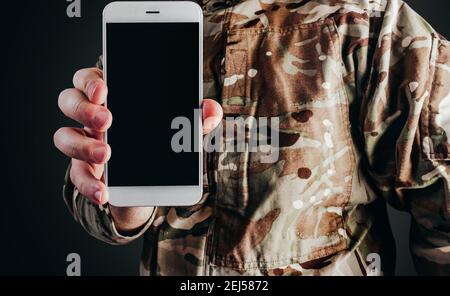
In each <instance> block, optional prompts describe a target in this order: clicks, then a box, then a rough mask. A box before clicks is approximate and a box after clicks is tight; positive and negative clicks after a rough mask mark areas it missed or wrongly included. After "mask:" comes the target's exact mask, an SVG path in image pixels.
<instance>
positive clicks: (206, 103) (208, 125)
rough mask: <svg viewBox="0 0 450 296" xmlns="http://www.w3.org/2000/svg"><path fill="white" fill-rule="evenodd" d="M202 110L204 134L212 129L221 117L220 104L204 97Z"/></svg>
mask: <svg viewBox="0 0 450 296" xmlns="http://www.w3.org/2000/svg"><path fill="white" fill-rule="evenodd" d="M202 110H203V111H202V112H203V134H204V135H206V134H208V133H210V132H211V131H212V130H214V129H215V128H216V127H217V126H218V125H219V124H220V123H221V122H222V117H223V110H222V106H220V104H219V103H217V102H216V101H214V100H211V99H204V100H203V102H202Z"/></svg>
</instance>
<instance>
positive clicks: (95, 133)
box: [54, 68, 223, 204]
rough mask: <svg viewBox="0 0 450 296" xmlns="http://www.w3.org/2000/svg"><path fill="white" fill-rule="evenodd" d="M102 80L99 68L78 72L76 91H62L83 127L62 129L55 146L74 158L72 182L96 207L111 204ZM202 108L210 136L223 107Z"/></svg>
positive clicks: (62, 102)
mask: <svg viewBox="0 0 450 296" xmlns="http://www.w3.org/2000/svg"><path fill="white" fill-rule="evenodd" d="M102 77H103V72H102V71H101V70H100V69H97V68H89V69H82V70H79V71H78V72H76V73H75V76H74V78H73V85H74V88H69V89H66V90H64V91H62V92H61V94H60V95H59V99H58V105H59V108H60V109H61V111H62V112H63V113H64V114H65V115H66V116H67V117H69V118H71V119H73V120H75V121H77V122H79V123H81V124H82V125H83V126H84V128H74V127H62V128H60V129H59V130H58V131H57V132H56V133H55V135H54V143H55V146H56V147H57V148H58V149H59V150H60V151H61V152H63V153H64V154H65V155H67V156H68V157H70V158H71V159H72V167H71V170H70V179H71V181H72V183H73V184H74V185H75V187H76V188H77V189H78V190H79V191H80V193H81V194H82V195H83V196H85V197H86V198H88V199H90V200H91V201H92V202H94V203H96V204H105V203H107V202H108V192H107V190H106V186H105V184H104V183H103V181H102V177H103V170H104V164H105V163H106V162H107V161H108V160H109V158H110V156H111V148H110V147H109V145H108V144H106V143H104V142H103V141H102V139H103V134H104V132H105V131H106V130H108V128H109V127H110V126H111V124H112V120H113V116H112V114H111V112H110V111H109V110H108V109H107V108H106V107H104V106H103V105H102V104H103V103H104V102H105V100H106V97H107V93H108V89H107V87H106V84H105V82H104V81H103V79H102ZM124 99H125V98H124ZM202 108H203V133H204V134H207V133H209V132H211V131H212V130H214V129H215V128H216V127H217V125H218V124H219V123H220V122H221V120H222V116H223V112H222V108H221V106H220V105H219V104H218V103H217V102H215V101H214V100H210V99H205V100H204V101H203V104H202Z"/></svg>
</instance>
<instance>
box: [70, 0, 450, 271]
mask: <svg viewBox="0 0 450 296" xmlns="http://www.w3.org/2000/svg"><path fill="white" fill-rule="evenodd" d="M200 4H201V5H202V7H203V10H204V16H205V26H204V56H205V59H204V96H205V97H209V98H215V99H216V100H217V101H218V102H220V103H221V104H222V107H223V109H224V112H225V116H237V115H240V116H244V117H245V116H255V117H259V116H264V117H278V118H279V121H280V140H279V142H280V150H279V152H280V157H279V160H278V161H277V162H276V163H274V164H264V163H262V162H260V161H259V158H260V157H259V155H258V153H253V152H249V151H247V152H240V153H237V152H229V151H228V152H227V151H225V152H216V153H207V154H206V153H205V159H204V164H205V172H206V173H205V175H204V197H203V199H202V201H201V202H200V203H199V204H197V205H195V206H192V207H183V208H173V207H161V208H155V209H154V212H153V215H152V217H151V219H150V220H149V221H148V223H147V224H146V225H145V226H144V227H143V229H142V230H141V231H140V232H139V233H137V234H136V235H134V236H132V237H127V236H123V235H121V234H119V233H118V232H117V230H116V228H115V226H114V222H113V220H112V218H111V215H110V213H109V210H108V207H98V206H95V205H93V204H92V203H90V202H89V201H88V200H87V199H85V198H80V196H79V193H78V191H77V190H76V189H75V188H73V185H72V184H71V183H70V180H69V179H68V178H66V185H65V187H64V196H65V200H66V202H67V204H68V206H69V209H70V210H71V212H72V214H73V215H74V217H75V219H76V220H77V221H78V222H79V223H80V224H81V225H82V226H83V227H84V228H85V229H86V230H87V231H88V232H89V233H90V234H91V235H93V236H94V237H96V238H98V239H101V240H103V241H106V242H108V243H112V244H124V243H128V242H130V241H132V240H134V239H137V238H139V237H141V236H143V237H144V250H143V255H142V261H141V268H140V270H141V274H145V275H147V274H151V275H364V274H367V273H368V267H370V265H371V262H373V261H371V260H372V259H374V258H375V259H377V258H378V259H380V260H381V261H380V262H381V272H382V274H392V273H393V269H394V262H395V247H394V245H393V238H392V234H391V230H390V227H389V222H388V219H387V214H386V203H385V201H387V202H389V203H391V204H392V205H393V206H394V207H396V208H399V209H403V210H405V211H409V212H410V213H411V215H412V229H411V251H412V254H413V258H414V262H415V264H416V267H417V268H418V270H419V272H420V273H422V274H450V194H449V182H450V177H449V174H450V167H449V165H448V164H449V161H450V154H449V151H450V139H449V138H448V136H447V135H448V134H450V43H449V42H447V41H446V40H445V39H444V38H443V37H442V36H440V35H439V34H438V33H437V32H435V31H434V30H433V29H432V28H431V26H430V25H429V24H428V23H427V22H426V21H424V20H423V19H422V18H421V17H420V16H419V15H417V14H416V13H415V12H414V11H413V10H412V9H411V8H410V7H409V6H408V5H407V4H405V3H404V2H402V1H400V0H375V1H372V0H370V1H369V0H360V1H356V0H304V1H299V0H297V1H293V0H241V1H239V0H226V1H223V0H210V1H205V2H203V3H200ZM149 169H156V168H149ZM370 272H373V269H370V268H369V273H370Z"/></svg>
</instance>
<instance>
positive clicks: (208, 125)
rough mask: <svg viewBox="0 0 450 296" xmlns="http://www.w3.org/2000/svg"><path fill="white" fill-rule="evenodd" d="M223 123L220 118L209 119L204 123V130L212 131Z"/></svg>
mask: <svg viewBox="0 0 450 296" xmlns="http://www.w3.org/2000/svg"><path fill="white" fill-rule="evenodd" d="M221 121H222V119H221V118H219V117H209V118H207V119H206V120H205V122H204V129H205V130H207V131H212V130H213V129H215V128H216V127H217V126H218V125H219V124H220V122H221Z"/></svg>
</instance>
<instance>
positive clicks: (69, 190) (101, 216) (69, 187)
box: [63, 165, 156, 245]
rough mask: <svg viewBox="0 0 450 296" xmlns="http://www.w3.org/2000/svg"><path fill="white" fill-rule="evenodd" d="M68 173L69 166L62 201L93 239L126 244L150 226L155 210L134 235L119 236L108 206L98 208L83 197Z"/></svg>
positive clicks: (114, 243) (68, 170)
mask: <svg viewBox="0 0 450 296" xmlns="http://www.w3.org/2000/svg"><path fill="white" fill-rule="evenodd" d="M69 172H70V165H69V168H68V169H67V172H66V175H65V180H64V186H63V198H64V201H65V203H66V205H67V207H68V209H69V211H70V213H71V214H72V216H73V217H74V219H75V221H77V222H78V223H80V224H81V226H83V228H84V229H85V230H86V231H87V232H88V233H89V234H90V235H92V236H93V237H95V238H97V239H99V240H101V241H104V242H107V243H109V244H113V245H122V244H127V243H129V242H132V241H133V240H135V239H137V238H139V237H141V236H142V235H143V234H144V233H145V232H146V231H147V229H148V228H149V227H150V226H151V225H152V222H153V221H154V217H155V213H156V208H154V209H153V213H152V215H151V217H150V218H149V220H148V221H147V222H146V223H145V224H144V225H143V226H142V228H141V229H140V230H139V231H138V232H137V233H136V234H134V235H132V236H124V235H121V234H120V233H119V232H118V231H117V229H116V227H115V224H114V220H113V218H112V216H111V213H110V211H109V205H106V206H99V205H96V204H94V203H92V202H91V201H90V200H89V199H88V198H86V197H84V196H83V195H82V194H81V193H80V192H79V191H78V190H77V189H76V188H75V187H74V185H73V184H72V182H71V181H70V177H69V175H70V174H69Z"/></svg>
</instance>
